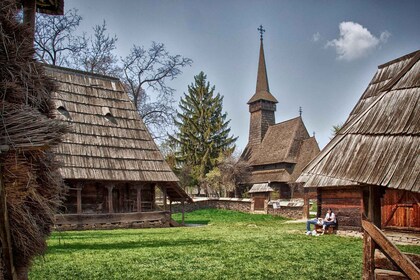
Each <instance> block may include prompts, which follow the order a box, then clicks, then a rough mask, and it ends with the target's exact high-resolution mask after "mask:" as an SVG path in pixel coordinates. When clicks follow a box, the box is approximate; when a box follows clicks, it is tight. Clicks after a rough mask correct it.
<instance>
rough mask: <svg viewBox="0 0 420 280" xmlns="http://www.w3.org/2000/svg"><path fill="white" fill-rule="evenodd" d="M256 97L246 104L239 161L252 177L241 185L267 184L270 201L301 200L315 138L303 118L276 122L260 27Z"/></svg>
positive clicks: (314, 152) (247, 186) (315, 152)
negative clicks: (246, 129)
mask: <svg viewBox="0 0 420 280" xmlns="http://www.w3.org/2000/svg"><path fill="white" fill-rule="evenodd" d="M258 30H259V31H260V33H261V36H260V54H259V62H258V74H257V86H256V91H255V94H254V95H253V96H252V97H251V99H250V100H249V101H248V106H249V112H250V126H249V139H248V144H247V146H246V147H245V150H244V151H243V153H242V155H241V160H244V161H246V162H248V163H249V164H250V166H251V169H252V171H251V176H249V179H248V180H247V181H246V182H242V184H241V185H242V187H244V189H249V188H250V187H252V186H253V185H254V184H264V183H267V184H269V186H270V187H271V188H272V189H273V190H274V193H273V194H272V197H273V198H277V197H278V198H281V199H290V198H296V197H303V187H302V184H299V183H296V182H295V181H296V179H297V178H298V177H299V175H300V173H301V171H302V169H303V168H304V167H305V166H306V164H307V163H308V162H310V161H311V160H312V159H313V158H314V157H315V156H316V155H317V154H318V153H319V147H318V143H317V142H316V140H315V137H311V136H310V135H309V133H308V131H307V129H306V127H305V124H304V123H303V120H302V117H301V116H299V117H296V118H293V119H290V120H285V121H283V122H280V123H277V124H276V121H275V112H276V104H277V103H278V101H277V99H276V98H275V97H274V96H273V95H272V94H271V92H270V88H269V85H268V77H267V69H266V64H265V57H264V46H263V37H262V34H263V32H264V29H262V26H260V28H259V29H258Z"/></svg>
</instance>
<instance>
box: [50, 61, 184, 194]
mask: <svg viewBox="0 0 420 280" xmlns="http://www.w3.org/2000/svg"><path fill="white" fill-rule="evenodd" d="M45 70H46V74H47V75H49V76H50V77H51V78H53V80H55V82H56V84H57V90H56V91H55V92H53V96H52V98H53V102H54V104H55V107H56V109H57V110H56V112H55V115H56V117H57V119H59V120H62V121H65V122H67V123H68V124H69V125H70V127H71V130H72V132H71V133H69V134H67V135H65V137H64V140H63V142H62V143H61V144H60V145H59V146H58V147H57V149H56V155H57V160H59V161H60V162H61V163H62V167H61V168H60V173H61V174H62V176H63V178H64V179H79V180H100V181H114V182H116V181H120V182H121V181H124V182H153V183H159V184H162V185H165V186H167V187H168V194H169V195H170V197H171V198H172V199H173V200H179V199H183V198H187V199H188V198H189V197H188V195H186V193H185V192H184V191H183V190H182V189H181V188H180V187H179V186H178V181H179V180H178V178H177V177H176V175H175V174H174V173H173V172H172V170H171V169H170V167H169V165H168V164H167V163H166V161H165V160H164V158H163V156H162V154H161V153H160V151H159V149H158V147H157V146H156V144H155V142H154V141H153V139H152V137H151V136H150V134H149V132H148V130H147V128H146V126H145V125H144V123H143V121H142V119H141V118H140V116H139V114H138V112H137V111H136V108H135V106H134V104H133V103H132V102H131V101H130V99H129V97H128V95H127V93H126V92H125V91H124V87H123V85H122V83H121V82H120V81H119V79H116V78H112V77H107V76H102V75H95V74H91V73H87V72H82V71H77V70H72V69H67V68H62V67H53V66H45ZM169 192H170V193H169Z"/></svg>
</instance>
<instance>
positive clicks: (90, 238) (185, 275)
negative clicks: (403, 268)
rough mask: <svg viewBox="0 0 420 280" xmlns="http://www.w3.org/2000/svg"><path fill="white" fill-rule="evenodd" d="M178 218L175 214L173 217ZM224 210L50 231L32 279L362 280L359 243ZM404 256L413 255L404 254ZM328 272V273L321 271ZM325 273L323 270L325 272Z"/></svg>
mask: <svg viewBox="0 0 420 280" xmlns="http://www.w3.org/2000/svg"><path fill="white" fill-rule="evenodd" d="M174 218H175V219H178V220H179V219H180V215H174ZM285 221H286V220H285V219H282V218H279V217H272V216H268V215H250V214H245V213H239V212H233V211H223V210H213V209H210V210H199V211H195V212H192V213H187V214H186V222H187V223H194V224H205V226H201V227H182V228H164V229H126V230H98V231H73V232H62V233H58V232H55V233H53V235H52V236H51V237H50V239H49V240H48V251H47V253H46V254H45V256H43V257H40V258H38V259H36V260H35V262H34V265H33V267H32V269H31V271H30V274H29V277H30V279H205V280H209V279H360V278H361V270H362V240H361V239H355V238H345V237H339V236H335V235H328V236H326V235H324V236H319V237H311V236H306V235H305V234H304V224H303V223H300V224H285V223H284V222H285ZM408 250H410V251H411V250H414V251H416V250H417V249H412V248H408ZM327 268H329V269H327ZM326 270H328V272H325V271H326Z"/></svg>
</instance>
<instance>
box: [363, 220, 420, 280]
mask: <svg viewBox="0 0 420 280" xmlns="http://www.w3.org/2000/svg"><path fill="white" fill-rule="evenodd" d="M362 228H363V230H364V235H363V279H365V280H373V279H413V280H414V279H416V280H417V279H420V269H419V264H420V255H414V254H403V253H401V251H400V250H398V248H397V247H395V245H394V244H393V243H392V242H391V241H390V240H389V239H388V238H387V237H386V236H385V235H384V233H383V232H382V231H381V230H380V229H379V228H378V227H376V226H375V225H374V224H373V223H371V222H370V221H368V220H366V219H363V220H362ZM377 249H378V250H379V251H378V250H377ZM375 256H376V258H375Z"/></svg>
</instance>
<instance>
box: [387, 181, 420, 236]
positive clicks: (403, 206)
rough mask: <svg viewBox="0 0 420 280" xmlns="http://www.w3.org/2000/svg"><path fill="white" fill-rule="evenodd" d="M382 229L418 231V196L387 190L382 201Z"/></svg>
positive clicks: (419, 227) (419, 210)
mask: <svg viewBox="0 0 420 280" xmlns="http://www.w3.org/2000/svg"><path fill="white" fill-rule="evenodd" d="M382 227H383V228H396V229H405V230H406V229H408V230H420V194H419V193H414V192H409V191H403V190H390V189H387V190H386V192H385V195H384V197H383V199H382Z"/></svg>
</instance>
